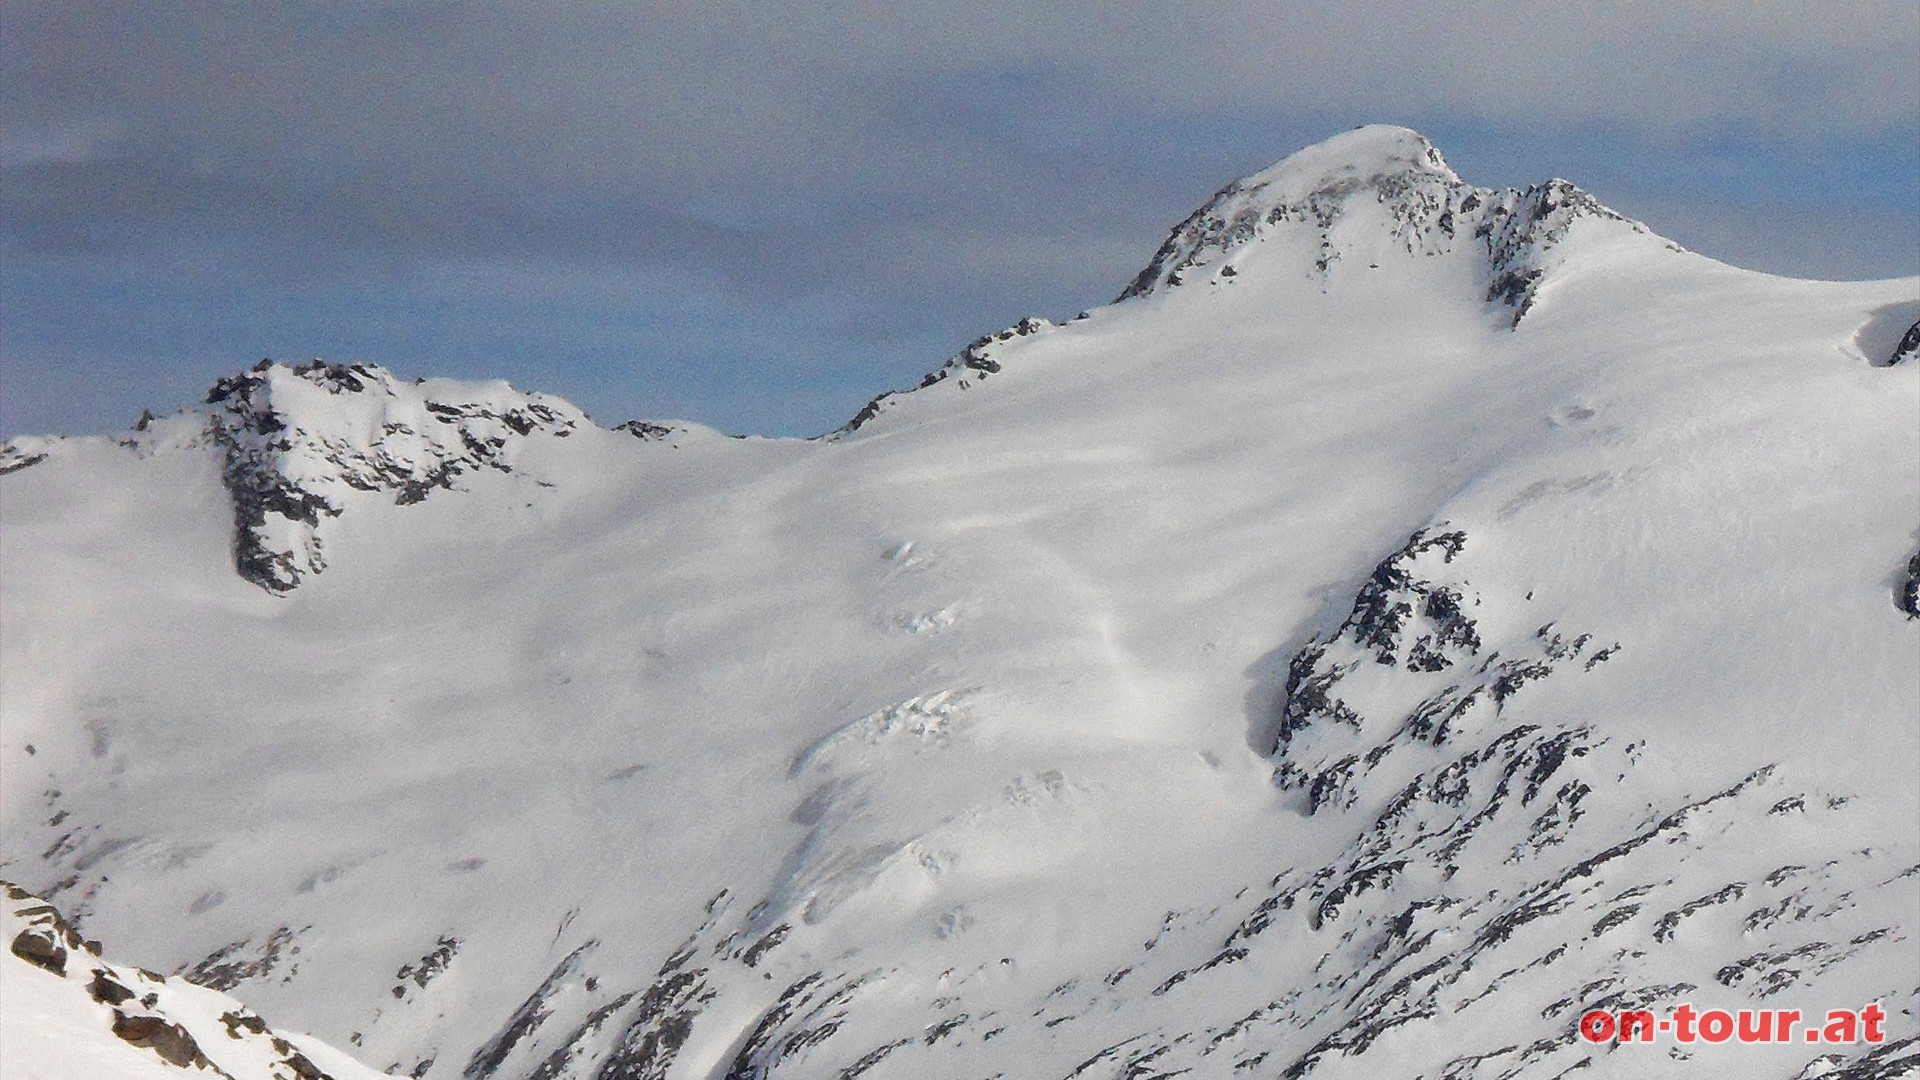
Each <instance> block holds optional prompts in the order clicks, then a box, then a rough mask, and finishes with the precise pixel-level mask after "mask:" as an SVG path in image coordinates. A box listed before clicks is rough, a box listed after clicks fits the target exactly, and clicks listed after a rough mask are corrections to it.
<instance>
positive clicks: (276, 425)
mask: <svg viewBox="0 0 1920 1080" xmlns="http://www.w3.org/2000/svg"><path fill="white" fill-rule="evenodd" d="M207 404H208V405H211V406H215V407H216V409H215V411H213V412H212V414H211V415H210V416H209V418H208V433H209V435H210V437H211V438H212V440H213V442H214V443H215V444H216V445H217V446H219V447H220V448H221V450H222V451H223V453H224V455H225V475H226V482H227V490H228V491H230V492H231V493H232V495H233V515H234V564H235V566H236V568H237V569H238V570H239V571H240V575H241V576H242V577H245V578H246V579H247V580H249V581H252V582H254V583H255V584H257V585H259V586H260V587H262V588H264V589H266V590H268V591H269V592H286V591H288V590H290V589H292V588H293V587H294V586H296V585H298V584H300V581H301V579H302V578H305V577H306V576H308V575H310V574H317V573H319V572H320V571H322V570H324V569H326V565H327V560H326V553H325V543H324V540H323V538H322V535H321V526H322V523H323V522H324V521H325V520H326V519H328V518H333V517H338V516H340V514H341V512H342V511H344V510H345V508H346V504H347V502H348V500H349V498H350V497H351V493H352V492H356V491H359V492H380V493H383V494H391V495H392V496H393V501H394V502H396V503H399V504H402V505H405V504H408V503H417V502H420V501H421V500H423V499H425V498H427V496H428V495H429V494H430V493H432V492H433V491H435V490H436V489H446V488H451V487H452V486H453V483H454V481H455V480H456V479H457V478H458V477H460V476H462V475H464V474H467V473H472V472H476V471H478V470H481V469H497V470H500V471H502V472H505V471H509V470H510V469H511V467H512V466H511V462H512V459H513V456H514V444H515V442H516V441H517V440H519V439H525V438H535V437H553V438H565V437H567V436H569V435H571V434H573V433H574V431H575V429H577V428H579V427H580V426H581V425H588V424H591V423H592V421H590V420H589V419H588V418H587V415H586V414H585V413H583V412H581V411H580V410H579V409H577V408H575V407H574V406H572V405H570V404H568V403H567V402H565V401H562V400H560V399H559V398H554V397H548V396H547V395H545V394H523V393H521V392H519V391H517V390H515V389H513V387H511V386H509V385H507V384H506V383H505V382H492V383H458V382H452V381H450V380H441V379H436V380H433V381H431V382H427V381H421V382H416V383H407V382H403V381H401V380H399V379H396V378H395V377H394V376H393V374H392V373H391V372H389V371H387V370H386V369H384V368H380V367H375V366H371V365H366V364H352V365H342V364H323V363H320V362H319V361H315V362H314V363H311V364H307V365H303V366H300V367H287V366H285V365H282V364H275V363H271V362H268V361H261V363H260V364H259V365H258V366H256V367H254V369H253V370H251V371H248V372H245V373H243V374H240V375H235V376H231V377H229V378H225V379H222V380H220V381H219V382H218V383H216V384H215V385H214V387H213V389H212V390H211V391H210V392H209V393H208V394H207Z"/></svg>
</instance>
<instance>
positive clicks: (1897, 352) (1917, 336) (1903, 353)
mask: <svg viewBox="0 0 1920 1080" xmlns="http://www.w3.org/2000/svg"><path fill="white" fill-rule="evenodd" d="M1915 360H1920V322H1916V323H1914V324H1913V326H1911V327H1909V328H1908V330H1907V332H1906V334H1905V335H1903V336H1902V337H1901V338H1900V344H1898V345H1895V346H1894V347H1893V354H1892V355H1890V356H1888V357H1887V363H1886V366H1887V367H1892V366H1893V365H1895V364H1905V363H1908V362H1910V361H1915Z"/></svg>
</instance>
